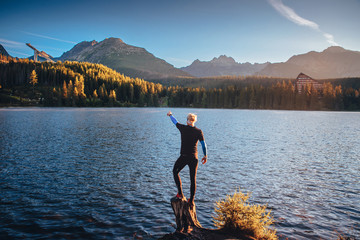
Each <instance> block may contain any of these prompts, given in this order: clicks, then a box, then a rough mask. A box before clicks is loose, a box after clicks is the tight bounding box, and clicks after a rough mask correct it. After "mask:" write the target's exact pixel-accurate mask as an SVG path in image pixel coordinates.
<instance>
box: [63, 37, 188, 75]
mask: <svg viewBox="0 0 360 240" xmlns="http://www.w3.org/2000/svg"><path fill="white" fill-rule="evenodd" d="M59 60H61V61H66V60H70V61H79V62H91V63H101V64H104V65H105V66H107V67H110V68H112V69H114V70H116V71H118V72H120V73H123V74H125V75H127V76H130V77H139V78H144V79H153V78H166V77H176V76H190V75H189V74H188V73H186V72H183V71H181V70H180V69H177V68H175V67H174V66H173V65H171V64H169V63H167V62H166V61H164V60H162V59H160V58H157V57H155V56H154V55H153V54H151V53H149V52H148V51H146V50H145V49H144V48H140V47H135V46H131V45H128V44H126V43H124V42H123V41H122V40H121V39H119V38H107V39H105V40H103V41H101V42H96V41H91V42H87V41H84V42H81V43H79V44H77V45H75V46H74V47H73V48H72V49H71V50H70V51H68V52H65V53H64V54H63V55H62V56H61V57H60V58H59Z"/></svg>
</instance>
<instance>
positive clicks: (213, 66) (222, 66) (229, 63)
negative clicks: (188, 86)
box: [181, 55, 269, 77]
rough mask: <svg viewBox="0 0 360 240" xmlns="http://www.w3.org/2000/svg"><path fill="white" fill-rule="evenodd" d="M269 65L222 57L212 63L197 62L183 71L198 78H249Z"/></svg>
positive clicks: (214, 59)
mask: <svg viewBox="0 0 360 240" xmlns="http://www.w3.org/2000/svg"><path fill="white" fill-rule="evenodd" d="M268 64H269V63H262V64H259V63H255V64H251V63H248V62H247V63H237V62H235V60H234V59H233V58H232V57H227V56H225V55H221V56H219V57H218V58H216V57H215V58H213V59H212V60H211V61H200V60H198V59H197V60H195V61H194V62H193V63H192V64H191V65H189V66H187V67H183V68H181V70H183V71H185V72H187V73H189V74H191V75H193V76H196V77H212V76H249V75H254V74H255V73H256V72H259V71H261V70H262V69H263V68H265V67H266V66H267V65H268Z"/></svg>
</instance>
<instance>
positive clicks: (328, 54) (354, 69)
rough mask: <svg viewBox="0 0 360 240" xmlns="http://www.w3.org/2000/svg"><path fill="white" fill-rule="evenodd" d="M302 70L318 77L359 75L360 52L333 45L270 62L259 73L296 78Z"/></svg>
mask: <svg viewBox="0 0 360 240" xmlns="http://www.w3.org/2000/svg"><path fill="white" fill-rule="evenodd" d="M300 72H304V73H306V74H307V75H309V76H311V77H313V78H317V79H325V78H346V77H359V76H360V52H358V51H351V50H346V49H344V48H342V47H335V46H333V47H329V48H327V49H325V50H324V51H322V52H315V51H311V52H308V53H306V54H300V55H295V56H293V57H291V58H290V59H289V60H288V61H286V62H284V63H272V64H269V65H268V66H266V67H265V68H264V69H263V70H261V71H259V72H258V73H257V74H258V75H265V76H272V77H289V78H295V77H296V76H297V75H298V74H299V73H300Z"/></svg>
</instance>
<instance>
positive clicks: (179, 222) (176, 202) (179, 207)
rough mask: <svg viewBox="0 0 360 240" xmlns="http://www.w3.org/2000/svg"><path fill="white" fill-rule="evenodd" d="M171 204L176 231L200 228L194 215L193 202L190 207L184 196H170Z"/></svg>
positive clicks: (189, 230)
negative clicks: (180, 197)
mask: <svg viewBox="0 0 360 240" xmlns="http://www.w3.org/2000/svg"><path fill="white" fill-rule="evenodd" d="M171 206H172V209H173V211H174V214H175V218H176V231H178V232H186V233H187V232H191V231H192V230H193V227H196V228H202V226H201V224H200V223H199V221H198V219H197V216H196V206H195V203H194V205H193V206H192V207H190V206H189V203H188V202H187V201H186V198H185V197H183V198H182V199H179V198H176V197H174V198H172V199H171Z"/></svg>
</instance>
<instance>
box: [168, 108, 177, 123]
mask: <svg viewBox="0 0 360 240" xmlns="http://www.w3.org/2000/svg"><path fill="white" fill-rule="evenodd" d="M167 115H168V116H169V117H170V119H171V121H172V122H173V123H174V124H175V125H176V124H177V123H178V121H177V120H176V118H175V117H174V116H173V115H172V112H171V111H169V112H168V113H167Z"/></svg>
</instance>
